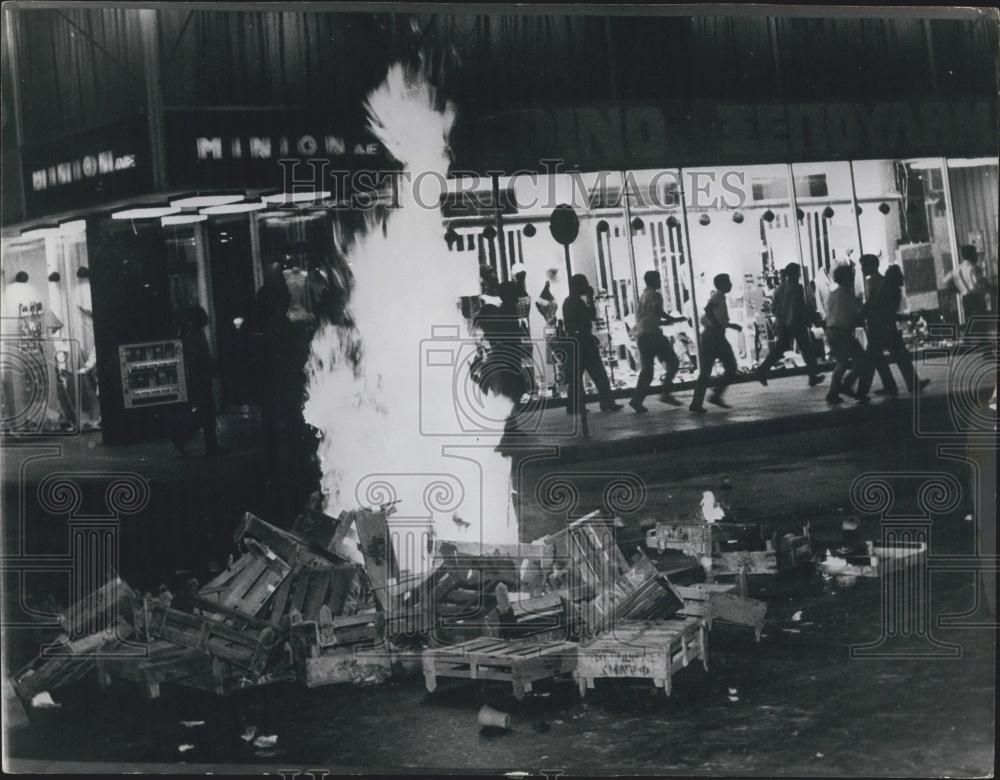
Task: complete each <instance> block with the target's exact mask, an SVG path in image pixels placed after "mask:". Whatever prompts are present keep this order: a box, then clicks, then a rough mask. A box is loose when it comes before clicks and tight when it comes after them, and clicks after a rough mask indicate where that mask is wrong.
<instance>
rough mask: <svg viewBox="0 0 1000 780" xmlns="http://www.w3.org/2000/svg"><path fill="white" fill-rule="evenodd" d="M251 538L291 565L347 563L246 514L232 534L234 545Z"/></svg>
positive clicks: (318, 546) (324, 549)
mask: <svg viewBox="0 0 1000 780" xmlns="http://www.w3.org/2000/svg"><path fill="white" fill-rule="evenodd" d="M248 539H255V540H256V541H257V542H258V543H259V544H261V545H263V546H264V547H266V548H267V549H269V550H271V551H272V552H273V553H274V554H275V555H277V556H278V557H279V558H281V560H283V561H284V562H285V563H287V564H288V565H289V566H291V565H293V564H295V563H304V564H311V565H315V566H322V565H324V564H329V563H341V562H343V560H344V559H343V558H342V557H341V556H339V555H337V554H335V553H333V552H331V551H330V550H327V549H326V548H324V547H322V546H320V545H318V544H316V543H315V542H312V541H310V540H308V539H303V538H302V537H301V536H298V535H297V534H293V533H291V532H290V531H285V530H284V529H282V528H278V527H277V526H274V525H271V524H270V523H267V522H265V521H264V520H261V519H260V518H259V517H257V516H256V515H253V514H251V513H250V512H247V513H246V514H244V516H243V521H242V522H241V523H240V524H239V526H238V527H237V529H236V532H235V533H234V534H233V540H234V541H235V542H243V543H245V542H246V541H247V540H248Z"/></svg>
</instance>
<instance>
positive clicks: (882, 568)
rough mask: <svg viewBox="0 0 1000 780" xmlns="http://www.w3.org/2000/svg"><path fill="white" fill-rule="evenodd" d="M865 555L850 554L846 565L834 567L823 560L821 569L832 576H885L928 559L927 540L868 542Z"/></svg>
mask: <svg viewBox="0 0 1000 780" xmlns="http://www.w3.org/2000/svg"><path fill="white" fill-rule="evenodd" d="M866 547H867V550H866V552H865V553H864V554H863V555H848V556H847V557H846V558H845V559H844V560H846V561H847V565H846V566H837V567H833V566H831V565H829V564H827V563H825V562H823V561H821V562H820V564H819V566H820V569H821V570H822V571H823V572H824V573H826V574H829V575H831V576H852V577H883V576H885V575H886V574H890V573H892V572H895V571H900V570H902V569H906V568H909V567H910V566H916V565H917V564H920V563H924V562H926V560H927V543H926V542H896V543H894V544H892V545H883V544H879V543H876V542H866Z"/></svg>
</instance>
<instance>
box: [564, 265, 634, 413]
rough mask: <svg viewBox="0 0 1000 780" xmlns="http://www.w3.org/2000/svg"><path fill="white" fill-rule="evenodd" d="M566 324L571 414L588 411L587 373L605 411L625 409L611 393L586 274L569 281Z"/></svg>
mask: <svg viewBox="0 0 1000 780" xmlns="http://www.w3.org/2000/svg"><path fill="white" fill-rule="evenodd" d="M562 311H563V325H564V326H565V328H566V336H567V337H568V338H569V339H570V341H571V344H572V346H573V349H571V350H570V353H571V354H569V355H567V363H569V367H568V370H567V372H566V373H567V378H568V380H569V388H568V396H569V398H568V404H567V406H566V412H567V414H578V413H580V412H582V411H583V410H584V409H585V408H586V402H585V401H584V396H583V374H584V372H587V373H588V374H590V378H591V380H592V381H593V383H594V384H595V385H597V392H598V394H599V396H600V402H601V411H602V412H617V411H619V410H620V409H621V408H622V405H621V404H618V403H615V399H614V396H612V394H611V383H610V382H609V381H608V374H607V371H605V370H604V361H603V360H602V359H601V349H600V347H599V346H598V344H597V337H596V336H594V320H595V319H596V318H597V316H596V313H595V311H594V289H593V288H592V287H591V286H590V282H589V281H587V277H586V276H584V275H583V274H574V275H573V276H572V277H570V280H569V295H568V296H567V297H566V300H565V301H563V309H562Z"/></svg>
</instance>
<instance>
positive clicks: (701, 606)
mask: <svg viewBox="0 0 1000 780" xmlns="http://www.w3.org/2000/svg"><path fill="white" fill-rule="evenodd" d="M670 587H671V589H672V590H673V591H674V592H675V593H676V594H677V595H678V596H679V597H680V598H681V599H682V600H683V602H684V606H683V607H682V608H681V610H680V611H679V612H678V614H679V615H682V616H686V617H696V618H700V619H702V620H704V621H705V627H706V628H707V629H708V630H709V631H711V630H712V622H713V621H715V620H722V621H724V622H726V623H734V624H736V625H740V626H749V627H750V628H752V629H753V631H754V637H755V639H756V640H757V641H758V642H759V641H760V635H761V632H762V631H763V630H764V618H765V616H766V615H767V604H765V603H764V602H763V601H760V600H758V599H749V598H745V597H743V596H739V595H737V594H735V593H732V592H731V591H733V590H735V588H736V586H735V585H732V584H714V583H697V584H694V585H674V584H673V583H671V584H670Z"/></svg>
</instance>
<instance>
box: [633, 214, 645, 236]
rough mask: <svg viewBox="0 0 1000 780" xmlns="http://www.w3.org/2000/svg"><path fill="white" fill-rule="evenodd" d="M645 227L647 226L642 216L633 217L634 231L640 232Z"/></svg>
mask: <svg viewBox="0 0 1000 780" xmlns="http://www.w3.org/2000/svg"><path fill="white" fill-rule="evenodd" d="M645 227H646V223H645V222H643V221H642V217H633V218H632V232H634V233H639V232H641V231H642V230H644V229H645Z"/></svg>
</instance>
